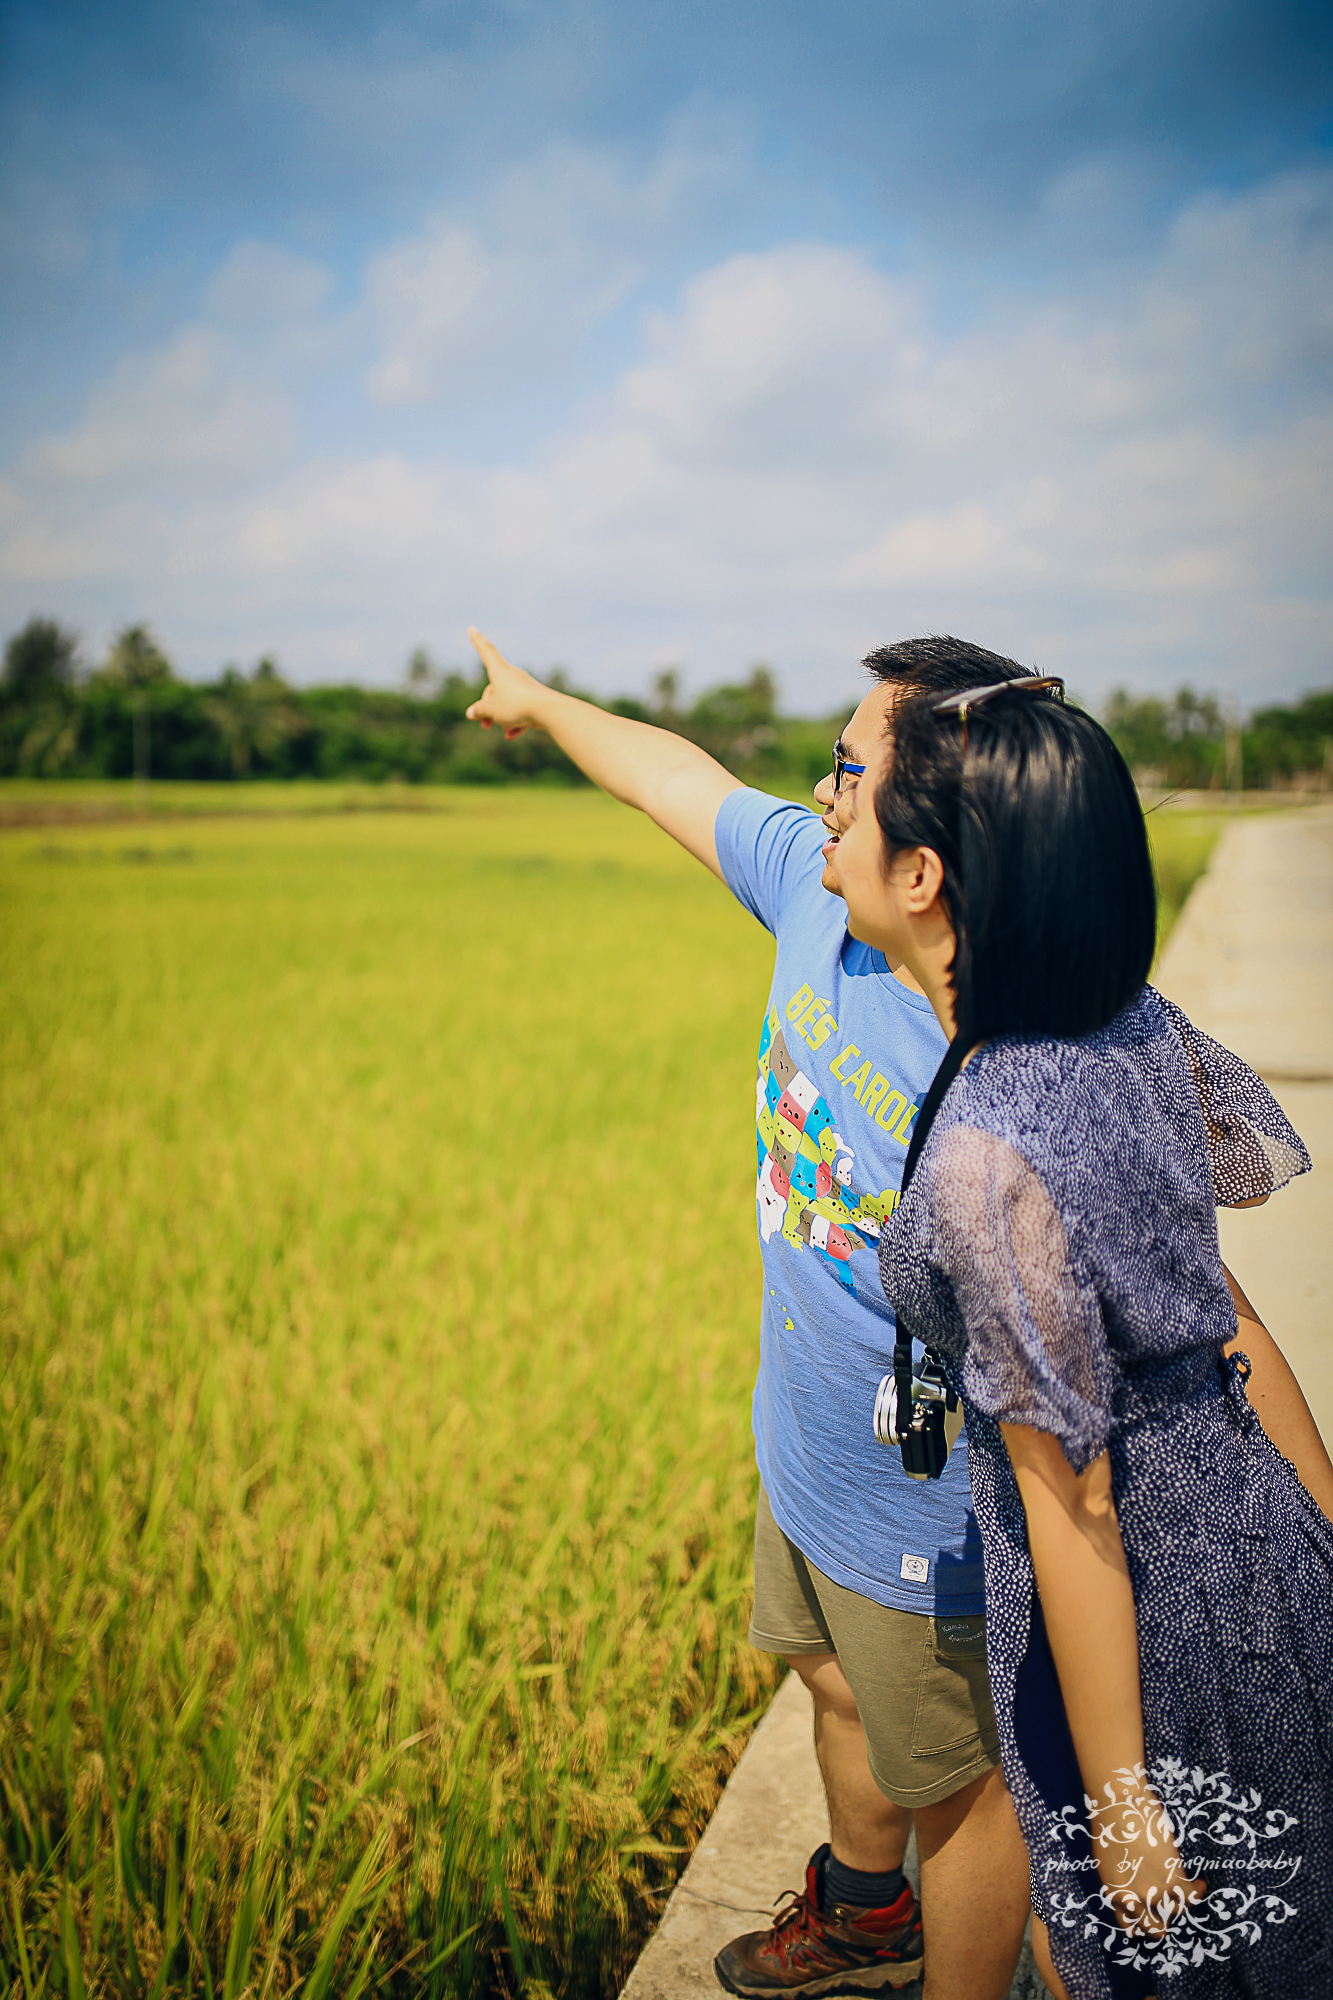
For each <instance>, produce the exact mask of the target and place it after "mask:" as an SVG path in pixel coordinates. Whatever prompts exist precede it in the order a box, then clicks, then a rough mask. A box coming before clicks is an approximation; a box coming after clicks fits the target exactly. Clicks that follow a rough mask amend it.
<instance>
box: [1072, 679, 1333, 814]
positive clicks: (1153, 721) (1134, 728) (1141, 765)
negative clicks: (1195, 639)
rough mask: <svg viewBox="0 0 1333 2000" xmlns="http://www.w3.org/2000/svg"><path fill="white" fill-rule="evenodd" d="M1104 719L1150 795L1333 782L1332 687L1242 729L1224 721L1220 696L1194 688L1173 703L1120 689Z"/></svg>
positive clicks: (1254, 718)
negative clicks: (1158, 791) (1206, 693)
mask: <svg viewBox="0 0 1333 2000" xmlns="http://www.w3.org/2000/svg"><path fill="white" fill-rule="evenodd" d="M1103 720H1104V721H1105V723H1106V726H1107V728H1108V729H1109V730H1110V732H1111V734H1112V736H1114V738H1115V740H1116V742H1117V743H1118V744H1119V746H1120V748H1121V750H1122V751H1123V753H1124V756H1125V760H1126V762H1127V763H1128V764H1129V767H1130V769H1131V770H1132V771H1133V773H1134V776H1135V778H1136V779H1137V780H1138V782H1139V784H1140V785H1141V786H1143V787H1144V788H1145V789H1147V790H1158V789H1162V790H1165V789H1175V790H1182V791H1200V790H1202V791H1208V790H1213V789H1221V790H1224V791H1226V790H1235V791H1241V790H1245V789H1249V790H1253V789H1255V788H1259V789H1270V788H1274V787H1276V788H1282V787H1286V786H1291V785H1298V786H1299V785H1305V786H1313V785H1319V786H1328V785H1330V784H1333V688H1326V689H1325V690H1323V692H1322V693H1318V694H1307V695H1303V696H1302V697H1301V699H1300V700H1299V701H1297V702H1294V703H1292V704H1291V705H1290V706H1288V707H1282V706H1274V707H1269V708H1260V709H1256V710H1255V712H1254V713H1253V714H1252V715H1251V716H1250V718H1249V720H1248V721H1247V722H1245V724H1244V725H1243V726H1242V725H1241V723H1240V722H1239V720H1237V719H1235V718H1232V719H1231V720H1228V719H1227V717H1225V716H1224V714H1223V712H1222V708H1221V705H1220V703H1219V702H1218V700H1217V698H1216V696H1215V695H1198V694H1196V693H1195V692H1194V690H1193V689H1192V688H1188V687H1183V688H1177V690H1176V692H1175V694H1173V695H1172V696H1171V697H1170V699H1169V700H1168V699H1165V698H1163V697H1162V696H1160V695H1146V696H1135V695H1131V694H1129V693H1127V692H1126V690H1125V689H1124V688H1118V689H1116V691H1115V692H1114V693H1113V694H1112V696H1111V698H1110V701H1109V702H1108V703H1107V707H1106V712H1105V715H1104V717H1103Z"/></svg>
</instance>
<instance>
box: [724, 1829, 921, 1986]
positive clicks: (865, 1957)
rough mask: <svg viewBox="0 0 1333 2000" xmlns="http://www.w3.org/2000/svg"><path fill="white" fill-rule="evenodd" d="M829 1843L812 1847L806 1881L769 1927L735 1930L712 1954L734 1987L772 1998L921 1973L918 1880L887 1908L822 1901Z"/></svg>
mask: <svg viewBox="0 0 1333 2000" xmlns="http://www.w3.org/2000/svg"><path fill="white" fill-rule="evenodd" d="M828 1854H829V1849H828V1845H827V1843H825V1845H824V1846H823V1847H820V1848H817V1849H816V1851H815V1852H814V1853H813V1854H812V1855H811V1857H810V1861H809V1864H808V1866H807V1868H806V1871H805V1888H804V1889H803V1890H802V1892H801V1894H800V1895H799V1896H798V1895H797V1894H796V1892H795V1890H794V1889H788V1891H787V1894H788V1895H789V1896H790V1897H791V1898H792V1900H791V1902H790V1903H789V1904H788V1905H787V1908H786V1909H785V1910H782V1911H780V1912H779V1914H778V1918H777V1921H776V1922H775V1923H774V1924H773V1926H772V1928H771V1929H770V1930H766V1931H750V1932H749V1933H748V1934H747V1935H746V1936H745V1937H738V1938H733V1939H732V1941H731V1943H730V1944H729V1945H727V1947H726V1948H725V1950H723V1951H720V1952H719V1953H718V1955H717V1957H716V1958H715V1959H714V1960H713V1970H714V1972H715V1973H716V1974H717V1976H718V1979H719V1981H720V1983H721V1984H722V1985H723V1986H725V1987H726V1989H727V1991H728V1993H741V1994H744V1995H746V1996H747V1997H752V2000H768V1997H769V1996H770V1995H778V1994H783V1993H802V1994H818V1993H871V1994H873V1993H882V1992H883V1991H884V1990H885V1988H886V1987H894V1986H909V1985H910V1984H911V1982H912V1981H913V1980H914V1979H919V1978H920V1977H921V1967H922V1964H923V1957H922V1951H921V1912H920V1910H919V1909H918V1908H917V1901H916V1897H915V1895H914V1894H913V1893H912V1885H911V1883H910V1882H907V1883H905V1884H904V1885H903V1892H902V1894H901V1896H899V1898H898V1900H897V1902H896V1903H890V1905H889V1906H888V1908H887V1909H885V1910H861V1909H857V1908H855V1906H854V1905H852V1904H849V1903H834V1904H833V1905H832V1906H831V1907H830V1908H829V1909H827V1910H822V1909H821V1908H820V1901H821V1896H820V1891H821V1890H822V1888H823V1882H824V1867H825V1863H826V1862H827V1860H828Z"/></svg>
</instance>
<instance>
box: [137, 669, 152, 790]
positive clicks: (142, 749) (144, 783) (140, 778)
mask: <svg viewBox="0 0 1333 2000" xmlns="http://www.w3.org/2000/svg"><path fill="white" fill-rule="evenodd" d="M149 754H150V744H149V735H148V690H147V688H140V689H139V692H138V694H137V695H136V696H135V697H134V805H135V810H136V811H137V812H142V813H146V812H147V810H148V762H149Z"/></svg>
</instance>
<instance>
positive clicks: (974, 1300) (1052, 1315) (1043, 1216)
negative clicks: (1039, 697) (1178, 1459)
mask: <svg viewBox="0 0 1333 2000" xmlns="http://www.w3.org/2000/svg"><path fill="white" fill-rule="evenodd" d="M932 1150H933V1152H934V1158H933V1160H932V1161H931V1173H930V1197H929V1198H930V1208H931V1233H932V1236H933V1239H934V1242H933V1249H934V1261H935V1263H936V1266H937V1269H938V1270H939V1272H940V1275H941V1276H943V1277H946V1278H947V1279H948V1281H949V1284H950V1285H951V1287H952V1290H953V1295H954V1300H955V1303H956V1306H957V1309H958V1311H959V1313H960V1314H961V1316H962V1318H963V1320H964V1322H965V1324H966V1329H967V1344H966V1350H965V1354H964V1357H963V1363H962V1385H963V1391H964V1394H965V1396H966V1397H967V1399H968V1401H970V1402H971V1403H973V1404H975V1406H976V1407H977V1408H978V1409H979V1410H981V1411H983V1412H984V1413H985V1415H987V1416H990V1417H995V1418H997V1419H1000V1420H1002V1421H1003V1422H1005V1423H1014V1424H1030V1425H1032V1427H1033V1428H1034V1429H1036V1430H1040V1431H1048V1432H1050V1433H1051V1434H1052V1435H1053V1436H1055V1437H1057V1438H1058V1439H1059V1440H1060V1443H1061V1445H1062V1447H1063V1449H1064V1454H1065V1457H1066V1458H1067V1459H1068V1460H1069V1463H1070V1464H1071V1465H1072V1466H1073V1467H1074V1470H1075V1471H1076V1472H1081V1471H1082V1470H1083V1469H1084V1467H1085V1466H1087V1465H1090V1464H1091V1463H1092V1461H1093V1459H1094V1458H1096V1457H1097V1456H1098V1455H1099V1454H1100V1453H1101V1452H1102V1451H1104V1450H1105V1448H1106V1445H1107V1443H1108V1441H1109V1439H1110V1435H1111V1430H1112V1424H1113V1400H1114V1377H1113V1365H1112V1361H1111V1356H1110V1353H1109V1351H1108V1348H1107V1343H1106V1335H1105V1330H1104V1327H1103V1321H1102V1312H1101V1305H1100V1301H1099V1299H1098V1297H1097V1293H1096V1291H1095V1290H1094V1289H1093V1288H1092V1286H1091V1285H1087V1284H1083V1283H1081V1282H1080V1281H1079V1278H1078V1276H1077V1274H1076V1272H1075V1270H1074V1267H1073V1264H1072V1261H1071V1258H1070V1253H1069V1243H1068V1240H1067V1237H1066V1233H1065V1227H1064V1223H1063V1221H1062V1219H1061V1215H1060V1211H1059V1209H1058V1208H1057V1207H1056V1205H1055V1203H1054V1202H1053V1201H1052V1199H1051V1197H1050V1195H1049V1193H1048V1192H1047V1190H1046V1187H1045V1185H1044V1184H1043V1182H1042V1180H1041V1177H1040V1176H1039V1175H1038V1174H1037V1172H1036V1171H1035V1170H1034V1168H1033V1167H1031V1166H1030V1165H1029V1164H1028V1162H1027V1161H1026V1160H1025V1159H1023V1157H1022V1156H1021V1154H1019V1153H1018V1152H1016V1151H1015V1150H1014V1148H1013V1147H1012V1146H1010V1145H1009V1144H1008V1143H1007V1142H1006V1141H1005V1140H1003V1139H1000V1138H997V1137H995V1135H994V1134H992V1133H990V1132H984V1131H979V1130H977V1129H975V1128H974V1127H968V1126H954V1127H952V1128H951V1129H950V1130H948V1131H946V1132H943V1133H941V1134H940V1137H939V1140H938V1142H937V1144H936V1146H935V1147H934V1148H933V1149H932Z"/></svg>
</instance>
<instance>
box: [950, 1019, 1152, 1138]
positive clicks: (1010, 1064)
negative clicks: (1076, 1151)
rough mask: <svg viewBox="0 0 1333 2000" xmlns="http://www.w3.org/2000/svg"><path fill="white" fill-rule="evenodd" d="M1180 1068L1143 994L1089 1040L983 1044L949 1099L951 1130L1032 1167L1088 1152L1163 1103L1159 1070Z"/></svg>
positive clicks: (1032, 1038) (1004, 1038)
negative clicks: (969, 1132)
mask: <svg viewBox="0 0 1333 2000" xmlns="http://www.w3.org/2000/svg"><path fill="white" fill-rule="evenodd" d="M1163 1066H1165V1068H1166V1070H1167V1071H1168V1072H1169V1071H1171V1070H1174V1069H1176V1068H1179V1069H1180V1071H1181V1073H1182V1077H1183V1075H1184V1074H1185V1069H1186V1065H1185V1061H1184V1054H1183V1050H1182V1048H1181V1045H1180V1040H1179V1036H1178V1034H1177V1033H1176V1032H1175V1030H1174V1027H1173V1024H1172V1022H1171V1019H1170V1016H1169V1014H1168V1012H1167V1010H1166V1006H1165V1003H1164V1002H1163V1001H1162V999H1161V997H1160V996H1159V995H1158V994H1157V993H1155V992H1154V991H1153V989H1152V988H1151V987H1148V986H1145V987H1143V988H1142V989H1141V990H1140V991H1139V992H1138V993H1137V994H1136V995H1135V996H1134V998H1133V999H1132V1000H1131V1001H1130V1002H1129V1003H1128V1004H1127V1005H1126V1006H1125V1007H1123V1008H1121V1010H1120V1012H1119V1013H1118V1014H1117V1015H1116V1016H1115V1017H1114V1019H1113V1020H1111V1021H1110V1022H1108V1023H1107V1025H1106V1026H1105V1027H1104V1028H1099V1029H1098V1030H1097V1031H1096V1032H1095V1033H1093V1034H1090V1035H1077V1036H1060V1035H1000V1036H997V1037H996V1038H995V1039H994V1040H993V1041H990V1042H987V1043H985V1044H983V1046H982V1047H981V1048H980V1049H979V1050H978V1051H977V1053H976V1054H975V1056H973V1058H972V1059H971V1061H970V1062H968V1064H967V1065H966V1067H965V1068H964V1069H963V1070H962V1072H961V1073H960V1076H959V1078H958V1088H957V1090H956V1091H951V1092H950V1093H949V1096H950V1098H951V1099H952V1100H953V1101H952V1103H949V1101H948V1100H947V1099H946V1104H947V1106H948V1114H949V1115H948V1120H947V1122H948V1123H949V1124H951V1125H968V1126H971V1127H974V1128H977V1129H980V1130H982V1131H985V1132H989V1133H991V1134H992V1135H993V1136H994V1137H996V1138H998V1139H1003V1140H1006V1141H1007V1142H1008V1143H1009V1144H1010V1145H1011V1146H1013V1147H1015V1149H1016V1150H1018V1151H1019V1152H1022V1153H1024V1154H1025V1155H1026V1156H1027V1157H1028V1158H1029V1159H1035V1157H1036V1156H1037V1155H1043V1156H1044V1155H1046V1154H1048V1153H1050V1152H1052V1151H1053V1152H1055V1153H1063V1152H1065V1151H1066V1150H1067V1149H1068V1147H1069V1144H1070V1142H1071V1140H1074V1139H1077V1141H1078V1142H1079V1143H1080V1144H1082V1145H1084V1146H1087V1145H1088V1144H1089V1143H1090V1142H1091V1141H1092V1140H1093V1139H1094V1138H1095V1137H1096V1136H1097V1135H1099V1134H1104V1133H1106V1132H1107V1131H1108V1128H1110V1127H1114V1126H1117V1125H1120V1124H1121V1123H1122V1121H1123V1119H1124V1118H1125V1117H1126V1116H1132V1118H1133V1120H1134V1122H1138V1120H1139V1119H1141V1118H1142V1117H1143V1115H1144V1114H1145V1112H1150V1110H1151V1106H1152V1103H1153V1101H1154V1099H1156V1098H1157V1097H1158V1096H1159V1093H1160V1087H1161V1080H1162V1070H1163Z"/></svg>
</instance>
